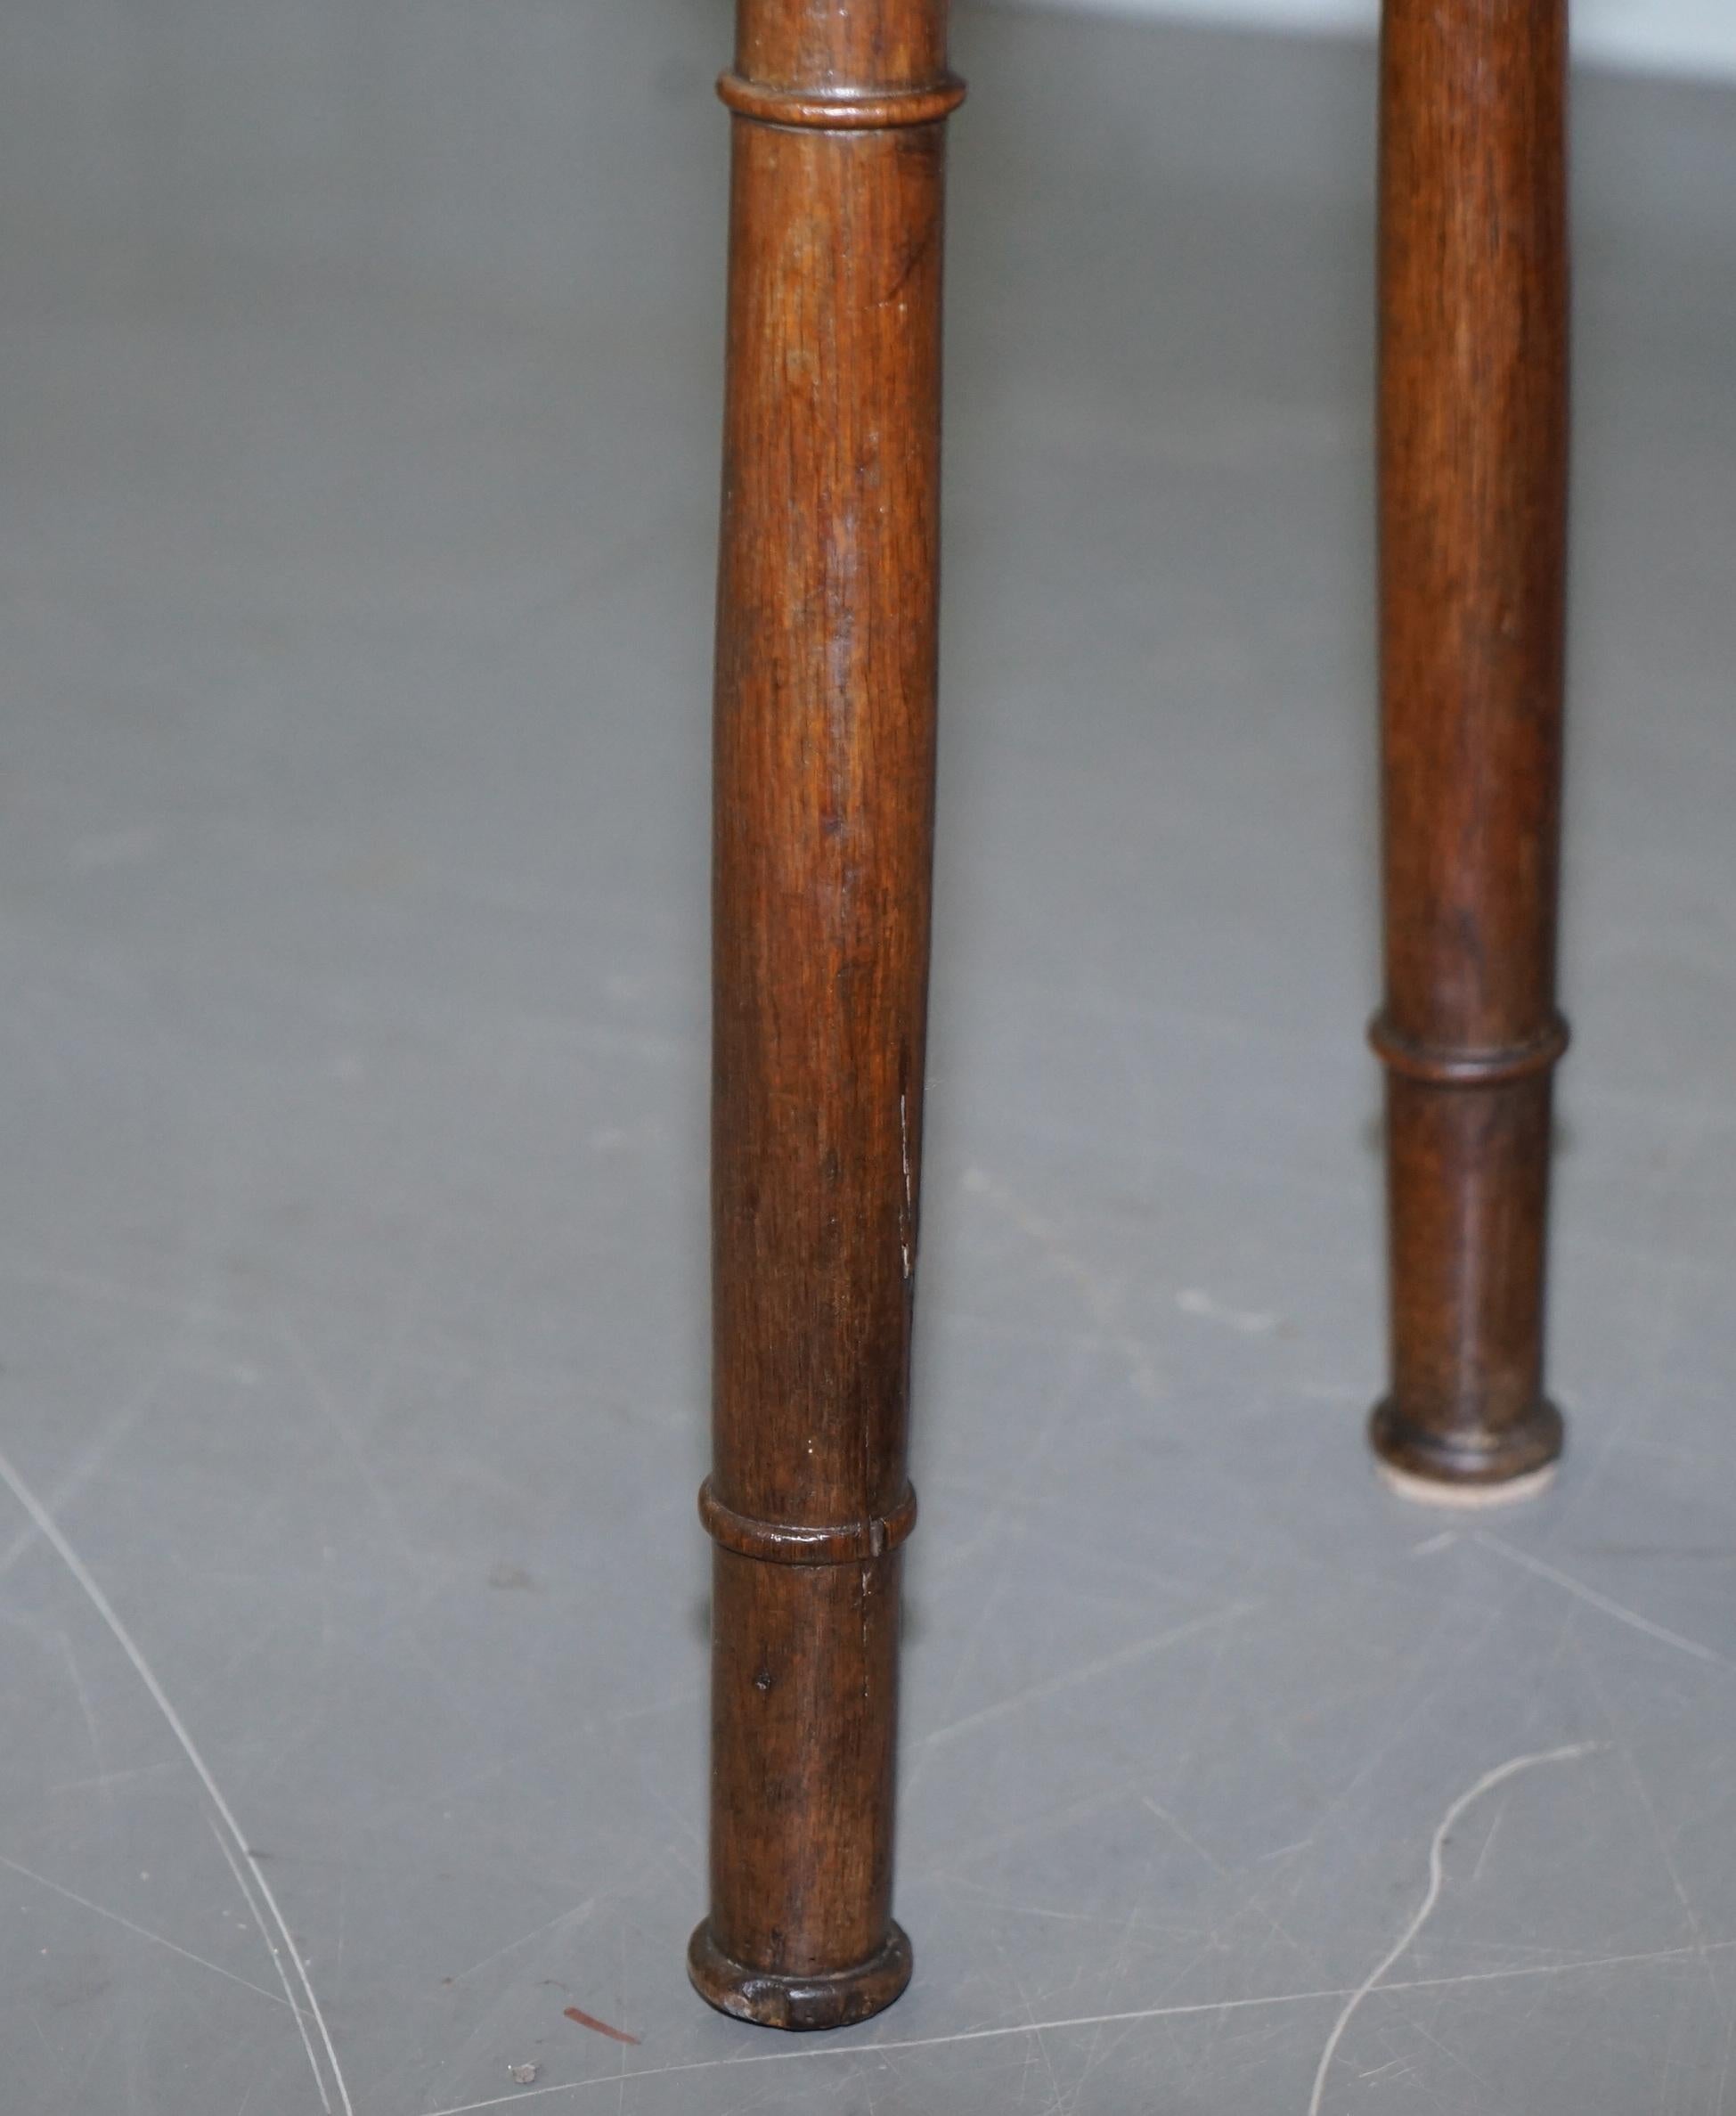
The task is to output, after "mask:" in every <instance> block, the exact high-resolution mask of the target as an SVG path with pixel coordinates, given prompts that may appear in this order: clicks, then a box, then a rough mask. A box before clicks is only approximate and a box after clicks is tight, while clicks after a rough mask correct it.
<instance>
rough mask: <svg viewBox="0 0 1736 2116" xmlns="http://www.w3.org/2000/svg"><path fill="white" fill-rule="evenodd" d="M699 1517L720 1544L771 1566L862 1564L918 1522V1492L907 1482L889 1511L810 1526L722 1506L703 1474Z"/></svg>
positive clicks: (882, 1553) (882, 1552)
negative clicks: (868, 1517) (756, 1517)
mask: <svg viewBox="0 0 1736 2116" xmlns="http://www.w3.org/2000/svg"><path fill="white" fill-rule="evenodd" d="M699 1518H700V1520H701V1522H702V1523H703V1524H705V1532H706V1533H707V1534H708V1535H709V1536H711V1538H712V1539H713V1541H715V1542H718V1543H721V1545H722V1546H723V1548H724V1549H726V1550H733V1551H735V1552H736V1554H737V1555H738V1556H741V1557H757V1558H760V1559H762V1561H763V1562H765V1563H767V1564H770V1565H862V1564H865V1563H866V1562H867V1561H868V1559H870V1558H875V1557H884V1556H885V1554H886V1553H887V1551H888V1550H896V1549H897V1548H898V1546H899V1545H900V1544H901V1542H902V1541H903V1540H904V1539H905V1537H906V1536H908V1535H909V1532H910V1531H911V1530H912V1529H913V1528H914V1527H915V1526H916V1524H917V1494H916V1491H915V1488H914V1487H913V1486H911V1485H909V1484H906V1485H905V1487H904V1496H903V1498H902V1499H900V1500H899V1502H898V1504H897V1505H896V1506H895V1507H893V1508H892V1512H891V1513H890V1514H884V1515H878V1514H877V1515H876V1516H874V1518H873V1519H872V1520H868V1521H844V1522H839V1523H836V1524H832V1525H829V1526H827V1525H819V1526H814V1525H811V1524H807V1523H803V1522H798V1521H755V1520H754V1519H753V1518H752V1516H749V1515H746V1514H738V1513H737V1512H736V1510H735V1508H734V1507H726V1506H725V1505H724V1504H723V1501H722V1500H721V1499H719V1498H718V1497H717V1496H716V1494H715V1493H714V1492H713V1490H712V1481H711V1479H710V1478H709V1477H707V1478H706V1479H705V1483H703V1484H702V1485H701V1486H700V1487H699Z"/></svg>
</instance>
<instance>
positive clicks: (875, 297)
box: [689, 0, 962, 2028]
mask: <svg viewBox="0 0 1736 2116" xmlns="http://www.w3.org/2000/svg"><path fill="white" fill-rule="evenodd" d="M720 86H721V94H722V96H723V99H724V101H725V102H727V103H728V104H729V106H730V108H731V110H732V112H733V114H734V116H733V126H734V151H733V173H732V180H731V197H730V231H729V373H728V382H727V388H726V410H725V428H724V473H723V517H722V533H721V563H720V585H719V597H718V633H717V692H716V722H715V731H716V752H715V773H716V778H715V790H716V814H715V836H714V871H713V1144H712V1156H713V1159H712V1170H713V1245H714V1246H713V1332H714V1359H715V1378H714V1436H713V1447H714V1454H713V1473H712V1475H711V1478H710V1479H709V1481H708V1483H707V1484H706V1486H705V1491H704V1493H703V1494H702V1496H701V1513H702V1516H703V1517H704V1518H705V1523H706V1525H707V1527H708V1528H709V1529H710V1531H711V1532H712V1535H713V1539H714V1541H715V1544H716V1554H715V1561H714V1589H713V1677H712V1743H713V1749H712V1842H711V1890H712V1894H711V1910H710V1915H709V1916H708V1917H707V1918H706V1920H705V1922H704V1923H703V1924H701V1925H700V1927H699V1929H698V1931H697V1932H696V1933H695V1934H694V1938H693V1944H692V1947H691V1949H690V1950H689V1968H690V1972H691V1973H692V1976H693V1980H694V1982H695V1984H696V1985H697V1988H698V1989H699V1990H700V1992H701V1993H702V1995H703V1996H704V1997H705V1998H707V1999H709V2000H710V2001H711V2002H712V2003H713V2005H715V2006H721V2007H722V2008H723V2009H724V2010H725V2011H727V2012H729V2013H732V2014H738V2015H739V2016H741V2017H743V2018H745V2019H748V2020H754V2021H759V2022H764V2023H766V2024H768V2025H771V2026H777V2027H784V2028H822V2027H833V2026H837V2025H839V2024H841V2023H843V2022H848V2021H853V2020H860V2019H862V2018H864V2017H865V2016H866V2015H868V2014H871V2013H875V2012H877V2011H878V2010H879V2008H880V2007H882V2006H886V2005H889V2004H890V2003H891V2002H892V1999H894V1998H896V1997H897V1996H898V1994H899V1992H900V1991H901V1990H902V1989H903V1988H904V1984H905V1982H906V1981H907V1980H908V1978H909V1972H910V1953H909V1942H908V1941H907V1940H905V1938H904V1935H903V1933H902V1932H901V1931H900V1930H899V1928H898V1926H897V1925H896V1924H893V1923H892V1794H893V1752H894V1728H895V1714H896V1702H897V1698H896V1690H897V1659H898V1625H899V1573H900V1566H901V1552H900V1548H899V1546H900V1545H901V1542H902V1540H903V1539H904V1537H905V1535H906V1534H907V1533H908V1532H909V1528H910V1525H911V1524H912V1522H913V1520H914V1518H915V1499H914V1497H913V1495H912V1493H911V1491H910V1488H909V1483H908V1481H907V1476H906V1468H905V1432H906V1414H907V1394H908V1387H909V1353H910V1324H911V1314H912V1302H913V1295H914V1279H915V1270H916V1249H917V1179H918V1173H919V1169H920V1164H921V1140H922V1087H923V1039H924V1020H925V991H926V983H927V973H928V925H929V869H930V853H931V844H932V837H933V758H934V686H935V636H936V635H935V619H936V594H937V586H938V548H937V533H938V481H939V469H940V463H939V450H940V380H941V372H940V354H941V331H940V324H941V317H940V301H941V179H942V167H943V163H942V145H943V135H944V126H943V123H942V120H943V119H944V118H945V116H946V114H947V112H948V111H949V110H951V109H952V108H953V107H954V105H955V104H956V103H957V102H958V99H959V97H960V95H961V94H962V90H961V89H960V88H959V87H958V84H957V83H956V82H955V81H954V80H953V79H952V78H951V77H950V75H949V74H948V72H947V69H946V53H945V8H944V5H943V4H942V0H741V4H740V6H739V9H738V41H737V53H736V64H735V69H734V71H733V72H732V73H730V74H728V75H726V76H725V77H724V79H723V81H722V82H721V85H720Z"/></svg>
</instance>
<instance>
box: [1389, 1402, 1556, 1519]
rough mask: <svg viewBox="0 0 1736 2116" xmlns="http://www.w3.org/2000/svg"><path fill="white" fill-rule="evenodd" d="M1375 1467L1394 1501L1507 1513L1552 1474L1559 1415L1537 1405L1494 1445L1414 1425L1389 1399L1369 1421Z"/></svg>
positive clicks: (1541, 1487)
mask: <svg viewBox="0 0 1736 2116" xmlns="http://www.w3.org/2000/svg"><path fill="white" fill-rule="evenodd" d="M1368 1437H1369V1441H1370V1443H1371V1444H1372V1446H1373V1450H1374V1465H1375V1467H1376V1468H1377V1469H1378V1470H1379V1472H1380V1474H1381V1480H1382V1482H1384V1483H1386V1484H1388V1485H1389V1486H1390V1488H1391V1489H1392V1490H1393V1491H1397V1492H1398V1494H1399V1496H1400V1497H1401V1498H1404V1499H1416V1500H1420V1501H1421V1502H1422V1504H1424V1505H1426V1506H1438V1507H1439V1506H1447V1507H1487V1506H1509V1505H1512V1504H1513V1503H1515V1502H1516V1501H1518V1500H1520V1499H1534V1498H1536V1495H1537V1493H1538V1492H1539V1491H1543V1490H1544V1489H1545V1488H1546V1487H1547V1486H1548V1485H1549V1484H1550V1483H1552V1482H1553V1478H1554V1475H1555V1466H1556V1462H1557V1460H1558V1458H1560V1455H1561V1440H1562V1426H1561V1412H1560V1411H1559V1410H1557V1409H1556V1408H1555V1406H1554V1405H1553V1403H1549V1402H1540V1403H1538V1404H1537V1405H1536V1407H1535V1408H1534V1409H1533V1410H1532V1411H1531V1412H1530V1413H1529V1415H1528V1417H1525V1418H1524V1419H1523V1420H1521V1421H1520V1424H1518V1425H1517V1426H1509V1427H1508V1428H1507V1429H1506V1430H1505V1431H1504V1433H1502V1434H1500V1435H1499V1436H1498V1437H1496V1438H1495V1439H1494V1440H1493V1441H1491V1440H1489V1439H1487V1437H1483V1438H1481V1439H1480V1440H1479V1438H1478V1437H1474V1436H1464V1435H1458V1434H1441V1433H1434V1432H1430V1431H1429V1430H1427V1429H1426V1428H1425V1427H1423V1426H1413V1425H1411V1424H1409V1423H1408V1422H1407V1421H1406V1418H1405V1417H1403V1416H1402V1414H1401V1413H1399V1412H1398V1410H1396V1409H1394V1407H1393V1404H1392V1402H1391V1401H1390V1399H1389V1400H1388V1401H1386V1402H1384V1403H1380V1404H1377V1405H1376V1406H1375V1409H1374V1415H1373V1417H1372V1418H1371V1419H1370V1420H1369V1422H1368Z"/></svg>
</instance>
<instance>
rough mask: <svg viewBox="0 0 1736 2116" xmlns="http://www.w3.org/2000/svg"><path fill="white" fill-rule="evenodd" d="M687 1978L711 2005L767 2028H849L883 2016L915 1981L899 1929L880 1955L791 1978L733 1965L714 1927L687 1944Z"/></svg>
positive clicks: (702, 1930)
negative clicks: (821, 1973) (850, 1965)
mask: <svg viewBox="0 0 1736 2116" xmlns="http://www.w3.org/2000/svg"><path fill="white" fill-rule="evenodd" d="M687 1973H688V1975H689V1978H690V1979H691V1980H692V1983H693V1988H694V1989H695V1990H696V1991H697V1992H698V1994H699V1996H700V1997H701V1998H703V1999H704V2000H705V2003H706V2004H707V2005H708V2006H715V2007H716V2008H717V2010H718V2011H719V2013H723V2014H730V2015H731V2016H732V2017H733V2018H734V2019H736V2020H738V2021H753V2022H756V2023H757V2025H758V2026H760V2027H762V2028H789V2029H807V2028H848V2027H849V2026H850V2025H851V2024H852V2022H856V2021H866V2020H868V2018H869V2017H870V2016H871V2015H872V2014H877V2013H883V2012H884V2010H885V2008H886V2007H887V2006H890V2005H891V2004H892V2001H893V1999H894V1998H897V1997H898V1996H899V1994H900V1993H901V1991H902V1990H903V1989H904V1987H905V1985H906V1984H908V1983H909V1981H910V1942H909V1940H908V1939H906V1937H905V1935H904V1929H903V1927H902V1926H901V1925H897V1924H894V1925H893V1926H892V1929H891V1931H890V1932H888V1933H887V1935H886V1942H885V1945H884V1947H882V1948H881V1949H880V1951H879V1952H878V1953H877V1954H875V1955H870V1956H869V1957H868V1960H867V1961H866V1962H859V1963H858V1964H857V1965H855V1967H854V1968H853V1969H839V1970H836V1971H835V1972H833V1973H832V1974H830V1975H825V1976H788V1975H785V1974H783V1973H780V1972H778V1971H777V1970H771V1969H751V1968H749V1967H748V1966H747V1965H746V1964H745V1963H742V1962H735V1961H731V1960H730V1958H729V1956H728V1955H726V1954H724V1953H723V1952H722V1950H721V1949H720V1948H719V1947H718V1945H717V1943H716V1942H715V1941H714V1940H713V1938H712V1929H711V1924H710V1922H709V1921H707V1922H706V1923H705V1924H701V1925H700V1926H699V1927H698V1928H697V1930H696V1932H694V1935H693V1938H692V1940H690V1941H689V1943H688V1950H687Z"/></svg>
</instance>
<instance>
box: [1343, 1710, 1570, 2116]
mask: <svg viewBox="0 0 1736 2116" xmlns="http://www.w3.org/2000/svg"><path fill="white" fill-rule="evenodd" d="M1603 1745H1604V1744H1603V1743H1602V1742H1597V1741H1577V1742H1571V1743H1569V1744H1568V1746H1567V1747H1565V1748H1561V1749H1539V1750H1538V1751H1537V1752H1536V1754H1534V1755H1529V1756H1514V1757H1512V1758H1511V1759H1510V1760H1509V1761H1507V1762H1505V1763H1497V1764H1496V1767H1495V1769H1493V1770H1486V1771H1485V1772H1484V1773H1483V1775H1482V1777H1480V1778H1479V1779H1478V1781H1477V1783H1476V1784H1475V1785H1471V1786H1468V1787H1467V1788H1466V1789H1465V1791H1464V1792H1463V1793H1460V1795H1459V1797H1458V1798H1457V1799H1456V1800H1455V1801H1454V1802H1453V1804H1452V1806H1451V1807H1450V1808H1448V1809H1447V1812H1446V1813H1445V1814H1444V1815H1443V1816H1442V1817H1441V1818H1440V1820H1439V1822H1438V1823H1436V1825H1435V1834H1434V1835H1433V1836H1432V1837H1431V1838H1430V1841H1429V1886H1428V1888H1427V1890H1426V1891H1425V1892H1424V1894H1423V1898H1422V1902H1421V1903H1419V1904H1418V1905H1417V1907H1416V1913H1415V1915H1414V1916H1413V1917H1412V1919H1411V1922H1410V1923H1409V1924H1407V1925H1406V1927H1405V1929H1404V1931H1403V1932H1400V1933H1399V1935H1398V1939H1397V1940H1394V1941H1393V1943H1392V1945H1391V1947H1390V1948H1389V1949H1388V1950H1387V1952H1386V1953H1385V1954H1384V1955H1382V1956H1381V1959H1380V1960H1379V1961H1378V1962H1377V1963H1376V1964H1375V1965H1374V1966H1373V1969H1372V1970H1371V1971H1370V1972H1369V1973H1368V1975H1367V1976H1366V1977H1365V1979H1364V1980H1363V1981H1362V1982H1361V1983H1360V1984H1358V1985H1357V1988H1356V1989H1355V1990H1354V1991H1352V1992H1351V1994H1350V1996H1349V1999H1348V2000H1346V2002H1345V2006H1344V2011H1343V2012H1342V2013H1341V2014H1340V2015H1339V2016H1338V2018H1337V2020H1336V2021H1334V2022H1333V2031H1332V2033H1331V2034H1330V2035H1329V2036H1328V2037H1327V2038H1326V2047H1325V2048H1324V2050H1322V2051H1321V2053H1320V2063H1319V2065H1318V2066H1317V2068H1316V2071H1315V2074H1314V2091H1313V2093H1312V2094H1310V2095H1309V2096H1308V2116H1320V2099H1321V2096H1323V2095H1324V2093H1325V2091H1326V2074H1327V2073H1328V2072H1329V2071H1331V2070H1332V2064H1333V2057H1334V2056H1335V2055H1336V2054H1337V2051H1338V2046H1339V2044H1340V2042H1341V2040H1342V2039H1343V2036H1344V2030H1346V2029H1347V2028H1348V2027H1349V2025H1350V2021H1351V2017H1352V2015H1353V2014H1355V2013H1356V2010H1357V2007H1358V2006H1360V2005H1361V2004H1362V2002H1363V2000H1364V1999H1365V1998H1367V1996H1368V1994H1369V1993H1370V1992H1371V1991H1372V1990H1373V1989H1375V1988H1376V1986H1377V1985H1378V1984H1379V1983H1380V1981H1381V1978H1382V1977H1383V1976H1384V1975H1385V1974H1386V1973H1387V1971H1388V1970H1389V1969H1390V1968H1391V1967H1392V1965H1393V1964H1394V1963H1395V1962H1396V1961H1398V1958H1399V1957H1400V1956H1401V1955H1402V1954H1403V1953H1404V1951H1405V1949H1406V1948H1407V1947H1408V1946H1409V1945H1410V1944H1411V1942H1412V1940H1414V1939H1415V1938H1416V1936H1417V1934H1418V1933H1419V1932H1421V1931H1422V1928H1423V1926H1424V1925H1425V1924H1427V1923H1428V1922H1429V1916H1430V1912H1431V1911H1432V1910H1433V1909H1434V1907H1435V1905H1436V1904H1437V1903H1438V1902H1439V1900H1440V1891H1441V1883H1442V1879H1443V1877H1444V1876H1443V1869H1442V1863H1441V1854H1442V1851H1443V1850H1444V1849H1445V1847H1446V1843H1447V1836H1448V1835H1449V1834H1450V1833H1451V1831H1452V1827H1453V1825H1454V1824H1455V1822H1456V1821H1457V1820H1458V1819H1459V1818H1460V1816H1461V1815H1463V1813H1464V1811H1465V1810H1466V1809H1467V1808H1470V1807H1471V1806H1473V1805H1474V1804H1475V1803H1476V1802H1477V1801H1479V1800H1481V1798H1482V1797H1483V1795H1484V1793H1492V1792H1493V1791H1494V1790H1495V1788H1496V1786H1497V1785H1505V1784H1506V1782H1507V1780H1508V1779H1509V1778H1516V1777H1518V1776H1519V1774H1520V1772H1521V1771H1525V1770H1534V1769H1536V1766H1537V1765H1538V1764H1540V1763H1571V1762H1573V1761H1576V1760H1577V1758H1578V1757H1581V1756H1589V1755H1591V1754H1592V1753H1593V1751H1594V1750H1597V1749H1601V1748H1602V1747H1603Z"/></svg>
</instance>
